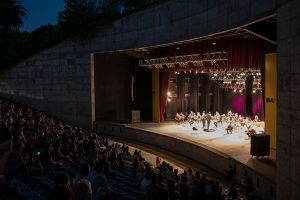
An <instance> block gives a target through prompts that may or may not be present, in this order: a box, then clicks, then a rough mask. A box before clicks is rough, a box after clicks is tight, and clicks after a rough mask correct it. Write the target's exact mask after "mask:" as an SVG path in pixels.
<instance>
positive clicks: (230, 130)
mask: <svg viewBox="0 0 300 200" xmlns="http://www.w3.org/2000/svg"><path fill="white" fill-rule="evenodd" d="M225 130H226V132H227V134H232V130H233V125H232V123H229V124H228V126H227V128H226V129H225Z"/></svg>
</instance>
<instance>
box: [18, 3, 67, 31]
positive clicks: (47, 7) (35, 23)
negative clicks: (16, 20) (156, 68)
mask: <svg viewBox="0 0 300 200" xmlns="http://www.w3.org/2000/svg"><path fill="white" fill-rule="evenodd" d="M23 6H24V7H25V8H26V9H27V10H28V15H27V18H26V19H25V20H24V25H23V27H22V28H21V30H24V31H33V30H34V29H36V28H38V27H39V26H41V25H47V24H56V22H57V16H58V11H61V10H63V8H64V0H23Z"/></svg>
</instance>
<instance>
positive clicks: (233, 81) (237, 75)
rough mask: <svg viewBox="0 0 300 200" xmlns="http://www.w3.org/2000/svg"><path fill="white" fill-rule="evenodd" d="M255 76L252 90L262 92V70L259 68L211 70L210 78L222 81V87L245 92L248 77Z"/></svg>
mask: <svg viewBox="0 0 300 200" xmlns="http://www.w3.org/2000/svg"><path fill="white" fill-rule="evenodd" d="M249 75H252V76H253V79H254V80H253V86H252V92H253V93H256V92H258V91H259V92H262V87H261V72H260V70H259V69H239V70H237V69H233V70H210V71H209V79H210V80H215V81H219V82H220V88H224V89H231V90H233V92H240V93H243V91H244V90H245V85H246V84H245V81H246V77H247V76H249Z"/></svg>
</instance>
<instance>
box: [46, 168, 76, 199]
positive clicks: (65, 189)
mask: <svg viewBox="0 0 300 200" xmlns="http://www.w3.org/2000/svg"><path fill="white" fill-rule="evenodd" d="M70 186H71V182H70V177H69V175H68V174H67V173H65V172H61V173H59V174H58V175H57V177H56V179H55V187H54V188H53V189H52V190H51V191H50V192H49V194H48V196H47V198H46V200H71V191H70Z"/></svg>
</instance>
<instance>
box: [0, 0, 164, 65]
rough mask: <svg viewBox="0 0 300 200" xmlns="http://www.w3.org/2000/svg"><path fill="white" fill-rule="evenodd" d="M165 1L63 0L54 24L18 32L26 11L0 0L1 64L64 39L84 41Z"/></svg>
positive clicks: (12, 1)
mask: <svg viewBox="0 0 300 200" xmlns="http://www.w3.org/2000/svg"><path fill="white" fill-rule="evenodd" d="M160 1H165V0H65V7H64V10H63V11H61V12H59V16H58V23H57V24H56V25H44V26H41V27H39V28H37V29H36V30H34V31H32V32H31V33H29V32H20V31H19V28H20V27H21V26H22V25H23V19H24V17H26V14H27V10H26V9H25V8H24V7H23V6H22V4H21V3H22V2H21V1H18V0H0V37H1V38H0V45H1V46H0V67H2V69H3V66H4V63H7V64H8V65H13V64H16V63H17V62H19V61H20V60H22V59H24V58H26V57H29V56H31V55H33V54H35V53H36V52H38V51H40V50H42V49H45V48H49V47H51V46H53V45H55V44H57V43H59V42H61V41H63V40H66V39H71V38H72V39H80V40H86V39H90V38H91V37H93V36H94V35H95V34H96V32H97V31H98V30H101V28H102V27H103V26H105V25H107V24H109V23H111V22H112V21H113V20H115V19H117V18H120V17H122V16H123V15H124V14H125V15H126V14H129V13H132V12H135V11H136V10H139V9H142V8H144V7H145V6H148V5H151V4H153V3H156V2H160Z"/></svg>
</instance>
